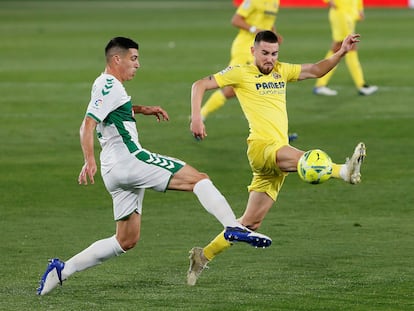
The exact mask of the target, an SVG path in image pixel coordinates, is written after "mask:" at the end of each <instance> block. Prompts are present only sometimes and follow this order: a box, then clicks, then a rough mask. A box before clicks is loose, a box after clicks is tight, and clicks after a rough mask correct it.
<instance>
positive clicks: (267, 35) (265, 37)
mask: <svg viewBox="0 0 414 311" xmlns="http://www.w3.org/2000/svg"><path fill="white" fill-rule="evenodd" d="M261 41H264V42H267V43H277V42H278V41H277V35H276V34H275V33H274V32H273V31H270V30H264V31H260V32H258V33H257V34H256V37H255V38H254V44H257V43H259V42H261Z"/></svg>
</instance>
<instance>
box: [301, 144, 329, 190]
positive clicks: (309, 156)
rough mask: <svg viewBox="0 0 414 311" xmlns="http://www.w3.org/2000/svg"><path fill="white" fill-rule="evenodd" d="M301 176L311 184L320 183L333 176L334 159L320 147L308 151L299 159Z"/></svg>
mask: <svg viewBox="0 0 414 311" xmlns="http://www.w3.org/2000/svg"><path fill="white" fill-rule="evenodd" d="M298 174H299V177H300V178H301V179H302V180H303V181H306V182H308V183H310V184H320V183H323V182H325V181H327V180H328V179H329V178H331V175H332V160H331V158H330V157H329V156H328V154H327V153H326V152H324V151H322V150H319V149H312V150H309V151H306V152H305V153H304V154H303V155H302V156H301V157H300V159H299V161H298Z"/></svg>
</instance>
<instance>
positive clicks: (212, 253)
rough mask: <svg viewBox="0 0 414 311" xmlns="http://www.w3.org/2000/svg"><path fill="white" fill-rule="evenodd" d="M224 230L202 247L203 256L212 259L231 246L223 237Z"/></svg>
mask: <svg viewBox="0 0 414 311" xmlns="http://www.w3.org/2000/svg"><path fill="white" fill-rule="evenodd" d="M223 233H224V231H222V232H221V233H220V234H219V235H217V236H216V237H215V238H214V240H212V241H211V242H210V243H209V244H208V245H207V246H206V247H204V249H203V252H204V256H205V257H206V258H207V259H208V260H212V259H213V258H214V257H216V256H217V255H218V254H220V253H221V252H223V251H225V250H226V249H228V248H229V247H230V246H231V243H230V242H229V241H227V240H226V239H225V238H224V234H223Z"/></svg>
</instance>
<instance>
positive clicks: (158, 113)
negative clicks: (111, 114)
mask: <svg viewBox="0 0 414 311" xmlns="http://www.w3.org/2000/svg"><path fill="white" fill-rule="evenodd" d="M132 109H133V110H134V113H140V114H143V115H146V116H149V115H154V116H155V117H156V118H157V121H158V122H160V121H168V120H170V117H169V116H168V113H167V111H165V110H164V109H162V108H161V107H160V106H132Z"/></svg>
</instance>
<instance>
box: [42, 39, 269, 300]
mask: <svg viewBox="0 0 414 311" xmlns="http://www.w3.org/2000/svg"><path fill="white" fill-rule="evenodd" d="M105 56H106V68H105V72H104V73H102V74H101V75H100V76H99V77H98V78H97V79H96V80H95V83H94V84H93V88H92V92H91V99H90V102H89V105H88V108H87V111H86V115H85V118H84V120H83V122H82V125H81V127H80V142H81V147H82V151H83V155H84V160H85V163H84V165H83V167H82V169H81V172H80V174H79V179H78V182H79V184H81V185H82V184H84V185H87V184H88V182H90V183H92V184H93V183H94V176H95V174H96V172H97V164H96V161H95V155H94V136H95V129H96V132H97V136H98V139H99V142H100V144H101V147H102V152H101V155H100V161H101V174H102V178H103V181H104V183H105V186H106V189H107V190H108V192H109V193H110V194H111V196H112V199H113V212H114V219H115V221H116V233H115V234H114V235H112V236H111V237H108V238H104V239H102V240H98V241H96V242H94V243H93V244H91V245H90V246H89V247H88V248H86V249H84V250H83V251H81V252H80V253H78V254H76V255H75V256H73V257H72V258H70V259H69V260H67V261H66V262H64V261H62V260H60V259H58V258H54V259H52V260H51V261H50V263H49V264H48V266H47V269H46V272H45V273H44V274H43V276H42V278H41V280H40V286H39V288H38V289H37V293H38V294H39V295H45V294H47V293H49V292H50V291H52V290H53V289H54V288H56V287H57V286H58V285H59V284H60V285H62V281H64V280H66V279H67V278H68V277H70V276H71V275H72V274H74V273H75V272H78V271H82V270H85V269H87V268H90V267H93V266H95V265H98V264H100V263H102V262H103V261H105V260H107V259H110V258H112V257H116V256H119V255H121V254H123V253H125V252H126V251H127V250H130V249H132V248H133V247H134V246H135V245H136V243H137V242H138V240H139V237H140V229H141V212H142V203H143V198H144V191H145V189H153V190H155V191H160V192H164V191H166V190H180V191H193V192H194V194H195V195H196V196H197V198H198V199H199V201H200V203H201V205H202V206H203V207H204V208H205V209H206V210H207V211H208V212H209V213H211V214H212V215H213V216H215V217H216V218H217V220H218V221H219V222H220V223H221V224H222V225H223V227H224V228H225V230H224V234H223V238H224V239H226V240H228V241H241V242H245V243H248V244H250V245H252V246H254V247H267V246H269V245H270V244H271V239H270V238H269V237H267V236H265V235H262V234H259V233H256V232H252V231H250V230H249V229H247V228H246V227H244V226H242V225H241V224H240V223H239V222H238V221H237V220H236V218H235V215H234V213H233V211H232V209H231V207H230V206H229V204H228V203H227V201H226V199H225V198H224V196H223V195H222V194H221V193H220V192H219V191H218V190H217V188H216V187H215V186H214V185H213V183H212V182H211V181H210V179H209V178H208V176H207V175H206V174H204V173H200V172H199V171H197V170H196V169H195V168H193V167H191V166H190V165H188V164H186V163H184V162H183V161H180V160H178V159H174V158H170V157H167V156H162V155H159V154H155V153H152V152H150V151H148V150H146V149H144V148H143V147H142V146H141V145H140V143H139V140H138V131H137V128H136V122H135V117H134V114H138V113H140V114H144V115H155V116H156V118H157V119H158V121H160V120H168V114H167V112H166V111H165V110H163V109H162V108H161V107H159V106H133V105H132V103H131V97H130V96H128V94H127V92H126V91H125V89H124V86H123V82H125V81H128V80H131V79H132V78H133V77H134V76H135V73H136V71H137V70H138V68H139V67H140V64H139V60H138V58H139V54H138V44H137V43H136V42H135V41H133V40H131V39H129V38H125V37H116V38H113V39H111V40H110V41H109V43H108V44H107V46H106V48H105Z"/></svg>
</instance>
